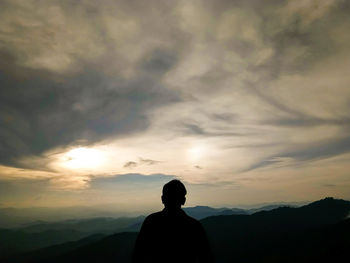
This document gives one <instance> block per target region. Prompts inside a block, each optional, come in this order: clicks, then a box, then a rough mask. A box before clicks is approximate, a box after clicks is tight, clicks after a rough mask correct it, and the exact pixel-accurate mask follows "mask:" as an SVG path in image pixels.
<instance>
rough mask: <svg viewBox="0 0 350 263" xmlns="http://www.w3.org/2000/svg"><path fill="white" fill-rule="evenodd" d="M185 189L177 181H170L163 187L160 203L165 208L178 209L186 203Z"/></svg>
mask: <svg viewBox="0 0 350 263" xmlns="http://www.w3.org/2000/svg"><path fill="white" fill-rule="evenodd" d="M186 194H187V191H186V188H185V186H184V184H183V183H181V182H180V181H179V180H172V181H170V182H168V183H166V184H165V185H164V186H163V195H162V202H163V204H164V206H165V207H167V208H180V207H181V205H184V204H185V202H186V197H185V195H186Z"/></svg>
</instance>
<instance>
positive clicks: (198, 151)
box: [187, 144, 207, 162]
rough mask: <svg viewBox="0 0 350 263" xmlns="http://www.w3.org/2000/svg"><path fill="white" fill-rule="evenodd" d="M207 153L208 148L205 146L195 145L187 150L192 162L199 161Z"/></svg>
mask: <svg viewBox="0 0 350 263" xmlns="http://www.w3.org/2000/svg"><path fill="white" fill-rule="evenodd" d="M206 152H207V147H206V145H204V144H197V145H193V146H192V147H190V148H188V149H187V157H188V159H190V160H191V161H195V162H196V161H199V160H200V159H202V158H203V157H204V155H205V154H206Z"/></svg>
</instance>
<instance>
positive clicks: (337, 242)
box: [4, 198, 350, 263]
mask: <svg viewBox="0 0 350 263" xmlns="http://www.w3.org/2000/svg"><path fill="white" fill-rule="evenodd" d="M202 208H203V207H202ZM202 208H201V207H199V208H197V209H200V210H201V209H202ZM203 209H207V208H205V207H204V208H203ZM209 210H210V211H212V210H211V209H209ZM349 212H350V202H349V201H345V200H338V199H333V198H325V199H322V200H319V201H316V202H313V203H310V204H308V205H305V206H302V207H300V208H291V207H281V208H277V209H273V210H271V211H262V212H257V213H254V214H252V215H248V214H245V215H242V214H240V215H219V216H212V217H207V218H205V219H203V220H201V223H202V225H203V227H204V228H205V230H206V232H207V234H208V237H209V240H210V243H211V246H212V249H213V254H214V256H215V259H216V262H217V263H226V262H252V263H254V262H259V263H260V262H266V263H267V262H269V263H274V262H305V263H306V262H344V261H342V260H343V259H344V258H345V257H348V247H350V219H348V215H349ZM136 236H137V233H119V234H114V235H111V236H107V237H99V238H100V239H98V240H93V241H91V243H89V244H86V243H83V244H82V243H79V241H77V242H78V243H74V244H75V246H73V245H72V246H67V245H66V246H65V244H62V245H56V246H53V247H50V248H47V249H41V250H39V251H33V252H31V254H30V256H29V254H27V256H26V255H25V254H22V255H19V256H17V257H13V258H12V259H8V260H7V261H4V262H16V263H20V262H27V263H28V262H33V263H38V262H41V263H45V262H65V263H67V262H77V261H78V262H80V261H83V262H102V261H103V262H119V263H124V262H125V263H126V262H130V255H131V251H132V247H133V244H134V241H135V238H136ZM77 244H80V245H77ZM62 246H63V247H64V248H65V249H64V250H62ZM60 249H61V250H60ZM57 251H61V253H58V252H57ZM50 255H52V256H50ZM53 255H54V256H53Z"/></svg>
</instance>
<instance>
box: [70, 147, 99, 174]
mask: <svg viewBox="0 0 350 263" xmlns="http://www.w3.org/2000/svg"><path fill="white" fill-rule="evenodd" d="M103 161H104V155H103V153H102V152H101V151H99V150H96V149H89V148H85V147H79V148H74V149H72V150H70V151H69V152H67V153H66V154H65V161H64V166H65V167H67V168H70V169H94V168H98V167H100V166H101V165H102V163H103Z"/></svg>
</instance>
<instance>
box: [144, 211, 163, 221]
mask: <svg viewBox="0 0 350 263" xmlns="http://www.w3.org/2000/svg"><path fill="white" fill-rule="evenodd" d="M161 217H162V211H159V212H155V213H152V214H150V215H148V216H146V218H145V221H154V220H157V219H160V218H161Z"/></svg>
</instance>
